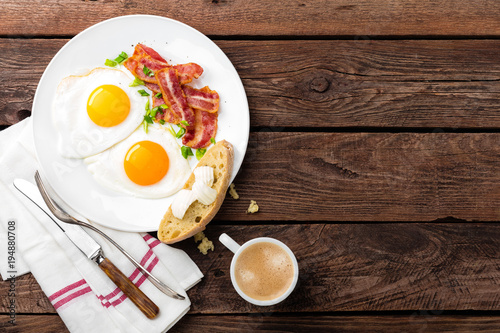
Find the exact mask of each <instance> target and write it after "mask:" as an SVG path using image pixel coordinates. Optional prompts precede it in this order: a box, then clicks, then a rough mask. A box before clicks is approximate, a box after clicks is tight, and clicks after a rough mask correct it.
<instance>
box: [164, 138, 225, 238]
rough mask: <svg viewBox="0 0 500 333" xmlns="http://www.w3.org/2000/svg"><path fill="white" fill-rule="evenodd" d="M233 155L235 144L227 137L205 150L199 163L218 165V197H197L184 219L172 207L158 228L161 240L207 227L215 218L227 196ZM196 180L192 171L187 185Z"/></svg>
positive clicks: (189, 188)
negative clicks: (206, 201) (205, 199)
mask: <svg viewBox="0 0 500 333" xmlns="http://www.w3.org/2000/svg"><path fill="white" fill-rule="evenodd" d="M233 159H234V151H233V146H232V145H231V144H230V143H229V142H227V141H225V140H222V141H219V142H217V143H216V144H215V145H214V146H213V147H212V148H210V149H209V150H208V151H207V152H206V153H205V155H204V156H203V157H202V158H201V160H200V161H199V162H198V164H197V165H196V167H200V166H210V167H212V168H213V169H214V183H213V185H212V188H213V189H215V190H216V191H217V198H216V199H215V201H214V202H212V203H211V204H210V205H204V204H202V203H201V202H199V201H198V200H196V201H195V202H193V203H192V204H191V206H189V208H188V210H187V211H186V213H185V214H184V217H183V218H182V219H178V218H176V217H175V216H174V215H173V214H172V208H171V207H169V208H168V210H167V212H166V214H165V216H164V217H163V219H162V220H161V223H160V227H159V229H158V239H159V240H160V241H162V242H163V243H166V244H173V243H176V242H179V241H181V240H184V239H186V238H189V237H192V236H194V235H195V234H197V233H198V232H200V231H203V230H205V226H206V225H207V224H208V222H210V221H211V220H212V219H213V217H214V216H215V214H216V213H217V211H218V210H219V208H220V206H221V205H222V202H223V201H224V197H225V196H226V191H227V188H228V187H229V180H230V178H231V173H232V171H233ZM194 182H195V176H194V173H191V176H190V177H189V179H188V180H187V182H186V184H184V187H183V189H187V190H191V189H192V186H193V184H194Z"/></svg>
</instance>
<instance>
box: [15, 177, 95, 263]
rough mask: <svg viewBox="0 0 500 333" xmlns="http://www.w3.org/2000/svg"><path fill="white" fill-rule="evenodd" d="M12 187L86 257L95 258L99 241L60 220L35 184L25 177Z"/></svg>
mask: <svg viewBox="0 0 500 333" xmlns="http://www.w3.org/2000/svg"><path fill="white" fill-rule="evenodd" d="M14 187H15V188H16V189H17V190H18V191H19V192H21V193H22V194H24V196H25V197H27V198H28V199H29V200H31V202H33V203H34V204H35V205H36V206H38V208H40V209H41V210H42V211H43V212H44V213H45V214H46V215H47V216H48V217H50V219H51V220H52V221H53V222H54V223H55V224H57V226H59V228H60V229H61V230H62V231H63V232H64V233H65V234H66V236H67V237H68V238H69V239H70V240H71V242H72V243H73V244H75V246H76V247H77V248H79V249H80V251H82V252H83V254H85V256H86V257H87V258H89V259H91V260H95V258H96V256H97V255H98V254H99V251H101V245H99V243H97V242H96V241H95V240H94V239H93V238H92V236H90V235H89V234H88V233H87V232H86V231H85V230H84V229H83V228H82V227H80V226H78V225H72V224H67V223H64V222H60V221H59V220H58V219H57V218H56V217H55V216H54V214H52V213H51V211H50V210H49V208H48V207H47V204H46V203H45V201H44V200H43V198H42V195H41V194H40V191H38V188H37V187H36V185H34V184H32V183H30V182H29V181H27V180H25V179H15V180H14Z"/></svg>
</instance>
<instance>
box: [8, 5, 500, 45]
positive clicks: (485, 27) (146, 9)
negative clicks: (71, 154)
mask: <svg viewBox="0 0 500 333" xmlns="http://www.w3.org/2000/svg"><path fill="white" fill-rule="evenodd" d="M498 12H500V4H499V3H498V1H495V0H482V1H474V3H470V2H469V1H451V2H450V1H445V0H437V1H432V2H429V1H419V0H407V1H404V2H397V1H391V0H380V1H367V0H337V1H327V0H322V1H296V0H283V1H268V2H253V1H244V0H233V1H226V0H204V1H194V0H188V1H182V2H179V1H161V2H158V1H153V0H140V1H139V0H128V1H125V2H122V1H77V2H75V1H72V2H70V1H58V0H49V1H45V0H35V1H28V0H3V1H2V24H1V25H0V34H2V35H21V34H28V35H74V34H76V33H78V32H80V31H81V30H83V29H85V28H87V27H89V26H91V25H93V24H95V23H98V22H100V21H102V20H104V19H108V18H112V17H116V16H120V15H129V14H152V15H160V16H165V17H170V18H173V19H176V20H180V21H182V22H184V23H187V24H189V25H191V26H193V27H194V28H196V29H198V30H200V31H201V32H203V33H204V34H208V35H223V36H226V35H264V36H269V35H304V36H308V35H318V36H338V35H342V36H345V35H348V36H380V35H396V36H404V35H410V36H422V35H423V36H435V35H457V36H470V35H474V36H479V35H485V34H486V35H490V36H498V35H500V22H499V20H498V15H497V14H498ZM26 17H29V18H30V20H29V21H30V24H27V23H26V20H25V18H26Z"/></svg>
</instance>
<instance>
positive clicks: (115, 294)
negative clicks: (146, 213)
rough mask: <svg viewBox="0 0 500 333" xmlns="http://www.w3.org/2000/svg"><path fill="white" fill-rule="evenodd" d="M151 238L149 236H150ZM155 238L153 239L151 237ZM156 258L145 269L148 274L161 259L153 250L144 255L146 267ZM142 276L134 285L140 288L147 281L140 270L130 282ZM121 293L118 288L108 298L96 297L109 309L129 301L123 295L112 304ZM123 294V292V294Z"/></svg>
mask: <svg viewBox="0 0 500 333" xmlns="http://www.w3.org/2000/svg"><path fill="white" fill-rule="evenodd" d="M148 236H149V235H148ZM150 237H151V236H150ZM151 238H153V237H151ZM152 256H153V257H154V258H153V260H151V263H150V264H149V265H148V266H147V267H145V268H146V270H147V271H148V272H151V271H152V270H153V268H154V267H155V266H156V264H158V262H159V259H158V257H156V256H155V255H154V253H153V251H151V249H149V250H148V252H146V254H145V255H144V257H143V258H142V259H141V262H140V263H141V265H142V266H144V265H145V264H146V262H147V261H148V260H149V259H150V258H151V257H152ZM139 274H141V276H140V277H139V279H138V280H137V282H135V283H134V284H135V285H136V286H137V287H140V286H141V285H142V284H143V282H144V281H145V280H146V278H147V277H146V275H144V274H142V273H141V272H140V270H139V269H138V268H136V269H135V270H134V271H133V272H132V274H130V276H129V277H128V278H129V279H130V281H134V280H135V279H136V278H137V276H138V275H139ZM120 292H122V291H121V289H120V288H116V289H115V290H113V292H111V293H109V294H108V295H106V296H102V295H96V296H97V298H98V299H99V300H100V301H101V304H102V306H104V307H106V308H109V307H110V306H117V305H119V304H120V303H122V302H123V301H124V300H126V299H127V296H126V295H125V294H122V295H121V296H120V297H119V298H118V299H116V300H114V301H112V302H110V300H111V299H112V298H113V297H115V296H117V295H118V294H119V293H120ZM122 293H123V292H122Z"/></svg>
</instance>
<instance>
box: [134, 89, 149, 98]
mask: <svg viewBox="0 0 500 333" xmlns="http://www.w3.org/2000/svg"><path fill="white" fill-rule="evenodd" d="M137 92H138V93H139V94H141V96H149V93H148V92H147V91H146V90H144V89H141V90H137Z"/></svg>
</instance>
